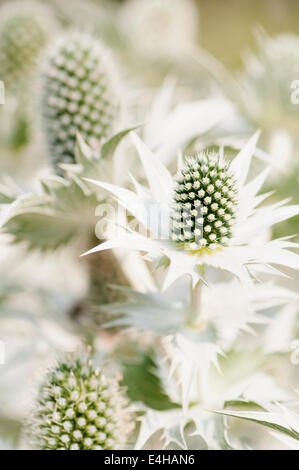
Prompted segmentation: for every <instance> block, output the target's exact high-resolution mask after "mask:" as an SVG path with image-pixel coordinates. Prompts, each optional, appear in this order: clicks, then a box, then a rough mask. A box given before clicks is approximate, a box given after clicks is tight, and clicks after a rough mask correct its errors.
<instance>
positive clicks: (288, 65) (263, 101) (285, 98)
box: [239, 30, 299, 135]
mask: <svg viewBox="0 0 299 470" xmlns="http://www.w3.org/2000/svg"><path fill="white" fill-rule="evenodd" d="M256 42H257V48H256V52H250V53H248V54H247V55H246V56H245V59H244V62H245V70H244V72H242V73H241V74H240V77H239V81H240V85H241V89H242V91H243V93H242V94H241V98H242V104H243V106H244V109H245V111H246V113H247V114H248V116H249V117H250V118H251V119H252V121H253V122H255V123H257V124H258V125H260V126H263V127H264V128H265V129H266V130H267V129H275V128H276V129H283V128H284V129H287V130H288V131H290V132H293V133H294V135H296V133H297V131H298V117H299V110H298V105H297V100H296V97H297V95H298V93H297V91H296V88H298V87H297V86H296V85H297V82H296V80H298V77H299V37H298V36H295V35H292V34H286V33H284V34H279V35H277V36H273V37H270V36H268V35H267V34H266V33H265V32H264V31H263V30H262V31H259V32H258V34H257V35H256Z"/></svg>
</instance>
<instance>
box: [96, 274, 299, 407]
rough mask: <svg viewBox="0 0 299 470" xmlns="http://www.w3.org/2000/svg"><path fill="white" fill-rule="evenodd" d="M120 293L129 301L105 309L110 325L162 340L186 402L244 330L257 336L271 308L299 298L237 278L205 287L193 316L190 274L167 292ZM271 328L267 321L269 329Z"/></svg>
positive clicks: (283, 291)
mask: <svg viewBox="0 0 299 470" xmlns="http://www.w3.org/2000/svg"><path fill="white" fill-rule="evenodd" d="M121 291H122V292H123V293H124V294H126V295H127V301H125V302H116V303H113V304H110V305H107V306H106V307H105V311H106V312H107V313H110V314H112V315H113V316H115V318H113V319H112V320H111V321H110V322H109V323H108V324H107V326H108V327H118V328H119V327H122V328H123V329H124V331H125V332H131V331H138V332H139V333H140V334H145V333H150V334H151V335H153V336H154V337H156V338H160V339H161V340H162V342H163V344H164V350H165V352H166V354H167V357H168V359H169V361H170V363H171V364H172V374H174V372H175V373H176V376H177V377H178V376H179V377H180V378H181V380H180V383H181V391H182V401H183V404H184V406H188V403H189V402H190V394H191V393H192V390H193V389H194V383H197V381H199V382H202V377H203V376H206V374H207V373H208V372H209V370H210V367H211V366H212V365H213V364H214V366H216V367H217V368H219V361H218V358H219V356H220V355H225V354H227V353H228V352H229V351H230V350H231V349H232V348H233V347H234V345H235V344H236V342H237V340H238V337H239V336H240V334H241V333H243V334H244V333H249V334H255V333H256V329H255V327H254V325H260V324H265V325H267V324H268V323H269V318H267V316H266V311H267V310H268V309H278V308H279V307H281V306H283V305H284V304H286V303H289V304H296V301H297V300H298V296H297V294H296V293H295V292H292V291H289V290H288V289H285V288H282V287H279V286H275V285H273V284H272V283H259V284H255V285H254V286H253V287H251V288H248V286H243V285H242V284H240V282H238V281H237V280H236V279H233V280H231V281H230V282H223V283H222V282H221V283H217V284H215V285H213V286H211V287H208V286H203V287H202V290H201V294H200V295H201V302H200V308H199V306H198V308H197V311H196V312H195V314H194V312H193V305H192V296H191V295H190V280H189V279H188V278H187V277H185V278H183V277H182V278H180V279H179V280H177V281H176V282H175V283H173V284H172V285H171V286H170V287H169V289H167V291H165V292H148V293H144V294H143V293H140V292H134V291H132V290H130V289H126V288H121ZM227 292H229V293H230V295H229V296H227ZM267 328H268V325H267V327H266V331H267ZM168 381H169V379H168Z"/></svg>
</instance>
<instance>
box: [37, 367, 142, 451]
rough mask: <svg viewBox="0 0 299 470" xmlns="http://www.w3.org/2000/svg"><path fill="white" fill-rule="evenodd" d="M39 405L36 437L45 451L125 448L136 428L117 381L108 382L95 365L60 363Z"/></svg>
mask: <svg viewBox="0 0 299 470" xmlns="http://www.w3.org/2000/svg"><path fill="white" fill-rule="evenodd" d="M37 401H38V403H37V406H36V409H35V411H34V424H33V426H32V433H33V435H35V436H37V439H38V442H37V446H38V447H39V448H41V449H43V450H46V449H49V450H58V449H65V450H115V449H121V448H122V449H123V448H124V446H125V444H126V440H127V437H128V434H129V433H130V432H131V430H132V427H133V425H132V421H131V418H130V416H131V415H130V413H129V412H128V409H127V399H126V398H125V397H124V395H123V394H122V392H121V390H120V387H119V384H118V381H117V379H107V378H106V377H105V375H104V374H103V373H102V372H100V371H99V369H97V368H95V367H94V366H93V365H92V363H91V361H90V360H88V361H84V360H82V359H79V358H78V359H69V360H62V361H60V362H59V363H58V365H57V366H56V367H55V368H53V369H52V370H50V371H49V372H48V374H47V376H46V378H45V380H44V382H43V384H42V386H41V388H40V391H39V395H38V400H37ZM35 439H36V438H35Z"/></svg>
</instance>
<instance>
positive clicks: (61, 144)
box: [41, 32, 120, 163]
mask: <svg viewBox="0 0 299 470" xmlns="http://www.w3.org/2000/svg"><path fill="white" fill-rule="evenodd" d="M116 82H117V81H116V73H115V68H114V64H113V63H112V61H111V58H110V57H109V54H108V52H107V50H106V49H105V47H104V46H103V45H102V44H101V43H100V42H99V41H98V40H97V39H94V38H93V37H91V36H89V35H87V34H82V33H76V32H75V33H73V32H71V33H67V34H66V35H63V36H61V37H59V38H58V40H57V41H56V42H55V44H53V47H51V48H50V49H49V51H48V52H47V54H46V57H45V63H44V67H43V69H42V90H41V95H42V96H41V112H42V118H43V121H44V128H45V134H46V140H47V143H48V147H49V151H50V155H51V159H52V161H53V162H54V163H60V162H72V161H73V159H74V152H75V144H76V131H79V132H80V133H81V135H82V136H83V138H84V139H85V140H86V142H87V143H88V144H89V145H90V146H91V147H92V148H94V149H96V148H97V147H98V145H99V142H100V141H101V139H103V138H105V137H107V136H108V135H109V134H110V133H111V132H112V130H113V129H114V128H115V126H116V124H117V121H118V120H119V117H120V95H119V86H118V84H117V83H116Z"/></svg>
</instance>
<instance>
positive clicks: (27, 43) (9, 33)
mask: <svg viewBox="0 0 299 470" xmlns="http://www.w3.org/2000/svg"><path fill="white" fill-rule="evenodd" d="M0 18H1V20H0V70H1V79H2V80H3V81H4V83H5V87H6V89H7V90H9V91H16V89H17V88H18V87H19V88H22V89H23V88H24V86H25V81H27V80H28V77H29V76H31V75H32V70H33V69H34V67H35V66H36V65H37V60H38V56H39V54H40V52H41V50H42V48H43V47H44V46H45V44H46V42H47V40H48V39H49V36H50V34H51V32H53V30H55V20H54V18H53V14H52V12H51V9H49V8H48V7H47V6H45V5H43V4H41V3H40V2H36V1H34V0H26V1H22V2H20V1H18V0H17V1H11V2H9V4H8V3H6V4H5V5H2V6H1V12H0Z"/></svg>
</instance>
